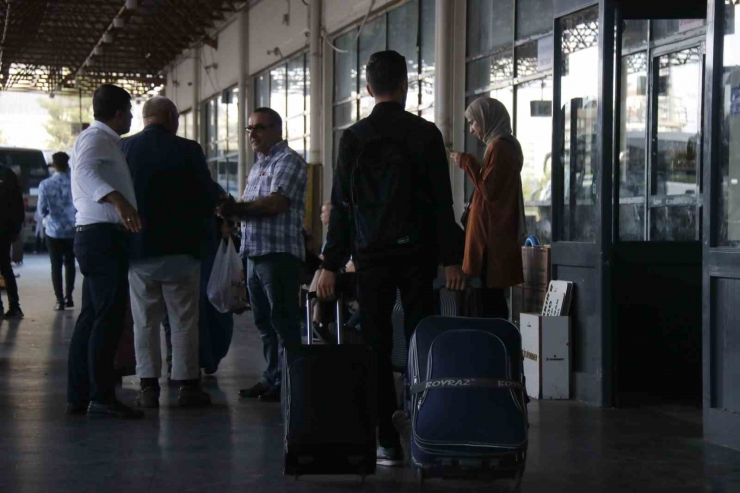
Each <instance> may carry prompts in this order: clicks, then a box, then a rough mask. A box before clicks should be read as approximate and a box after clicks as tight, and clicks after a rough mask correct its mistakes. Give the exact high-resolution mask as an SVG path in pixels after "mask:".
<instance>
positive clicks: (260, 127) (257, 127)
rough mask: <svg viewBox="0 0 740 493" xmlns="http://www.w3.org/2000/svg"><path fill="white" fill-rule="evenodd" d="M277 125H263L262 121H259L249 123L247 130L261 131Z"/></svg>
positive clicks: (249, 131)
mask: <svg viewBox="0 0 740 493" xmlns="http://www.w3.org/2000/svg"><path fill="white" fill-rule="evenodd" d="M275 126H277V125H262V124H261V123H258V124H257V125H248V126H247V128H246V130H247V133H248V134H251V133H252V132H257V133H259V132H262V131H264V130H267V129H268V128H272V127H275Z"/></svg>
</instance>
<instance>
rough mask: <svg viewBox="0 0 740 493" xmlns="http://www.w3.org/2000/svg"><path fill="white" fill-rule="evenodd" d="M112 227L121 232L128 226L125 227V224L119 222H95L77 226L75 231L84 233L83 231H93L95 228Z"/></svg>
mask: <svg viewBox="0 0 740 493" xmlns="http://www.w3.org/2000/svg"><path fill="white" fill-rule="evenodd" d="M106 228H110V229H113V230H114V231H120V232H121V233H125V232H126V228H124V227H123V224H118V223H93V224H85V225H83V226H76V227H75V231H77V232H78V233H82V232H83V231H92V230H94V229H106Z"/></svg>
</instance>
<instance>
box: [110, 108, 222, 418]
mask: <svg viewBox="0 0 740 493" xmlns="http://www.w3.org/2000/svg"><path fill="white" fill-rule="evenodd" d="M143 116H144V123H145V125H146V127H145V128H144V130H143V131H142V132H140V133H138V134H136V135H134V136H132V137H129V138H127V139H124V140H123V142H122V144H121V148H122V150H123V153H124V154H125V155H126V161H127V162H128V165H129V168H130V170H131V176H132V178H133V181H134V191H135V193H136V201H137V203H138V205H139V216H140V217H141V222H142V230H141V231H140V232H139V233H137V234H135V235H133V236H132V238H131V249H130V259H131V264H130V269H129V284H130V286H131V290H130V291H131V308H132V313H133V317H134V340H135V345H136V373H137V375H138V376H139V378H141V392H140V393H139V395H138V396H137V399H136V403H137V405H139V406H140V407H145V408H151V407H158V406H159V377H160V374H161V369H162V356H161V352H160V324H161V323H162V319H163V317H164V314H165V310H166V312H167V316H168V318H169V321H170V324H171V328H172V333H171V337H172V347H173V354H172V379H173V380H178V381H182V387H180V393H179V397H178V403H179V405H180V406H183V407H188V406H203V405H208V404H210V401H211V398H210V396H209V395H208V394H207V393H206V392H203V390H201V388H200V384H199V381H200V379H199V377H200V365H199V361H198V318H199V309H198V305H199V296H200V257H201V246H202V245H201V244H202V242H203V241H204V240H205V238H206V234H207V230H206V221H207V219H208V218H209V216H210V215H211V214H213V211H214V209H215V199H216V192H215V187H214V184H213V181H212V180H211V177H210V174H209V172H208V168H207V166H206V162H205V156H204V155H203V150H202V149H201V148H200V145H199V144H198V143H197V142H194V141H191V140H187V139H183V138H180V137H178V136H177V135H176V133H177V128H178V117H179V114H178V111H177V107H176V106H175V105H174V103H172V101H170V100H169V99H167V98H164V97H161V96H157V97H154V98H152V99H150V100H149V101H147V102H146V103H145V104H144V109H143Z"/></svg>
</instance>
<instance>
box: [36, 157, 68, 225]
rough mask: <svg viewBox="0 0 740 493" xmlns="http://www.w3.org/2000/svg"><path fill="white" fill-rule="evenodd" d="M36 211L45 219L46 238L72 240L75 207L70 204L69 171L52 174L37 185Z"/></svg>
mask: <svg viewBox="0 0 740 493" xmlns="http://www.w3.org/2000/svg"><path fill="white" fill-rule="evenodd" d="M38 210H39V211H40V213H41V217H43V218H46V236H50V237H52V238H57V239H62V238H73V237H74V235H75V214H76V213H77V211H76V210H75V206H74V205H73V204H72V180H71V179H70V176H69V171H68V172H66V173H54V174H53V175H52V176H51V177H50V178H47V179H45V180H44V181H42V182H41V184H40V185H39V199H38Z"/></svg>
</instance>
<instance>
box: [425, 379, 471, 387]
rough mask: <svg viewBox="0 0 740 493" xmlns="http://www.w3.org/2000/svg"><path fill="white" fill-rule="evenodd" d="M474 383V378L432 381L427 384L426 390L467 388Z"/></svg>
mask: <svg viewBox="0 0 740 493" xmlns="http://www.w3.org/2000/svg"><path fill="white" fill-rule="evenodd" d="M472 381H473V379H472V378H463V379H459V380H454V379H452V378H449V379H443V380H432V381H431V382H427V384H426V388H428V389H433V388H435V387H467V386H468V385H470V383H471V382H472Z"/></svg>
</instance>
